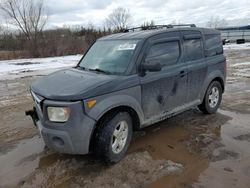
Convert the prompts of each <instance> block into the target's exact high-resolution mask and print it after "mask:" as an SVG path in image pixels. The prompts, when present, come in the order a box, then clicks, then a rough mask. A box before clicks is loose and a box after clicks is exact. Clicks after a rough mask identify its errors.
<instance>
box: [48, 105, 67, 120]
mask: <svg viewBox="0 0 250 188" xmlns="http://www.w3.org/2000/svg"><path fill="white" fill-rule="evenodd" d="M47 112H48V118H49V120H50V121H53V122H66V121H68V119H69V115H70V109H69V108H67V107H48V108H47Z"/></svg>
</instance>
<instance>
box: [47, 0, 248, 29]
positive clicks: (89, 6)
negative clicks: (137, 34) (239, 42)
mask: <svg viewBox="0 0 250 188" xmlns="http://www.w3.org/2000/svg"><path fill="white" fill-rule="evenodd" d="M45 4H46V6H47V7H48V10H49V14H50V18H49V22H48V24H49V27H50V28H51V27H58V26H59V27H60V26H63V25H88V24H89V23H93V24H94V25H95V26H97V27H102V26H103V23H104V19H105V18H106V17H107V15H108V14H110V13H111V12H112V10H113V9H115V8H117V7H124V8H126V9H129V10H130V13H131V15H132V17H133V20H132V21H131V24H130V25H131V26H138V25H141V24H142V23H143V22H145V21H150V20H154V21H155V22H156V24H168V23H172V22H176V23H195V24H197V25H199V26H205V25H206V23H207V22H208V21H209V20H210V18H211V17H219V18H220V19H226V20H227V22H228V24H229V25H246V24H250V0H45Z"/></svg>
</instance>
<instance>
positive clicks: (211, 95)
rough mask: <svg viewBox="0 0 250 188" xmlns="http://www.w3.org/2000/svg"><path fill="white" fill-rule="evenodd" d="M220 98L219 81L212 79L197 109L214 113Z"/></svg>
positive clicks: (206, 112)
mask: <svg viewBox="0 0 250 188" xmlns="http://www.w3.org/2000/svg"><path fill="white" fill-rule="evenodd" d="M221 99H222V87H221V84H220V82H218V81H213V82H211V83H210V85H209V86H208V89H207V91H206V94H205V97H204V99H203V102H202V104H201V105H199V106H198V107H199V109H200V110H201V111H202V112H203V113H205V114H213V113H216V112H217V110H218V108H219V106H220V103H221Z"/></svg>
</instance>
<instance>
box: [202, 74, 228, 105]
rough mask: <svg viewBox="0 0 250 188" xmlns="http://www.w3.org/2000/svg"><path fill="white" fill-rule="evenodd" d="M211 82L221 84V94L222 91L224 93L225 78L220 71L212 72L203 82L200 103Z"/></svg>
mask: <svg viewBox="0 0 250 188" xmlns="http://www.w3.org/2000/svg"><path fill="white" fill-rule="evenodd" d="M213 81H218V82H219V83H220V84H221V87H222V92H223V93H224V91H225V78H224V76H223V74H222V73H221V72H220V71H216V72H213V73H211V74H210V75H209V76H208V77H207V79H206V80H205V82H204V84H203V88H202V90H201V94H200V101H201V103H202V101H203V99H204V97H205V94H206V91H207V88H208V86H209V85H210V84H211V83H212V82H213Z"/></svg>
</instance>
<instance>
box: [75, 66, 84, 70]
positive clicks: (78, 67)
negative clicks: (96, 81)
mask: <svg viewBox="0 0 250 188" xmlns="http://www.w3.org/2000/svg"><path fill="white" fill-rule="evenodd" d="M75 68H77V69H81V70H86V68H85V67H81V66H77V67H75Z"/></svg>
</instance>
